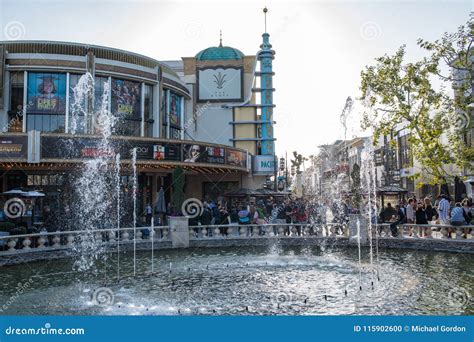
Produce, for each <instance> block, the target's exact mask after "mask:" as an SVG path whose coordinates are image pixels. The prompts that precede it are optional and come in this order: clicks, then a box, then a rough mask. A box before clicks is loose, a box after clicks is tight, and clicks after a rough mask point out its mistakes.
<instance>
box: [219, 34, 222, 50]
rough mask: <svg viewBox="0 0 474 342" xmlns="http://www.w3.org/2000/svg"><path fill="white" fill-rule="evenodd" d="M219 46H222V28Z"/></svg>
mask: <svg viewBox="0 0 474 342" xmlns="http://www.w3.org/2000/svg"><path fill="white" fill-rule="evenodd" d="M219 47H222V30H220V39H219Z"/></svg>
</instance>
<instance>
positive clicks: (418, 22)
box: [0, 0, 474, 154]
mask: <svg viewBox="0 0 474 342" xmlns="http://www.w3.org/2000/svg"><path fill="white" fill-rule="evenodd" d="M265 5H266V6H268V8H269V13H268V32H269V33H270V40H271V42H272V44H273V47H274V49H275V50H276V56H275V58H276V59H275V62H274V69H275V72H276V76H275V79H274V86H275V88H276V89H277V90H276V92H275V96H274V100H275V103H276V105H277V107H276V108H275V119H276V121H277V122H279V124H277V126H276V128H275V134H276V137H277V139H278V140H277V152H278V153H279V154H282V153H284V151H285V150H287V151H288V152H291V151H293V150H298V151H299V152H302V153H304V154H311V153H315V152H316V150H317V146H318V145H320V144H323V143H330V142H332V141H334V140H335V139H338V138H342V137H343V130H342V128H341V127H340V124H339V115H340V113H341V111H342V108H343V106H344V103H345V100H346V98H347V96H352V97H353V98H356V97H357V96H359V92H358V87H359V82H360V79H359V75H360V71H361V70H362V69H363V67H364V66H365V65H369V64H372V63H373V60H374V58H375V57H377V56H380V55H383V54H385V53H393V52H394V51H395V50H396V49H397V48H398V47H399V46H400V45H402V44H406V45H407V51H408V58H409V59H410V60H416V59H418V58H421V57H423V52H422V51H421V50H420V49H418V47H417V46H416V40H417V38H420V37H423V38H425V39H428V40H434V39H436V38H438V37H440V36H441V35H442V33H443V32H445V31H454V30H456V28H457V27H458V26H459V25H461V24H463V23H465V22H466V21H467V19H468V17H469V13H470V12H471V11H473V10H474V8H473V2H472V1H442V2H441V1H403V2H394V1H344V2H342V1H291V2H290V1H258V0H257V1H249V0H244V1H238V2H236V1H200V2H197V1H112V0H109V1H100V0H98V1H74V0H73V1H58V0H56V1H43V0H39V1H22V0H0V28H1V31H0V39H1V40H4V39H6V38H8V37H6V36H5V34H11V33H8V32H7V29H8V28H9V27H10V28H11V25H12V24H11V23H12V22H13V23H20V26H19V30H18V31H16V33H15V34H18V37H19V38H21V39H29V40H30V39H31V40H35V39H40V40H62V41H73V42H82V43H89V44H98V45H105V46H110V47H115V48H120V49H125V50H130V51H133V52H137V53H141V54H144V55H147V56H150V57H153V58H156V59H158V60H172V59H179V58H180V57H185V56H193V55H195V54H196V53H197V52H199V51H200V50H202V49H204V48H206V47H208V46H213V45H217V44H218V42H219V30H221V29H222V31H223V42H224V45H229V46H233V47H235V48H238V49H239V50H241V51H243V52H244V53H245V54H255V53H256V52H257V51H258V49H259V45H260V43H261V33H262V32H263V15H262V8H263V7H264V6H265ZM9 25H10V26H9ZM359 111H360V108H359V107H358V106H355V108H354V111H353V113H352V116H351V119H350V122H351V124H350V127H349V131H348V136H349V137H350V136H352V135H357V134H363V133H362V132H360V129H359V128H358V120H359Z"/></svg>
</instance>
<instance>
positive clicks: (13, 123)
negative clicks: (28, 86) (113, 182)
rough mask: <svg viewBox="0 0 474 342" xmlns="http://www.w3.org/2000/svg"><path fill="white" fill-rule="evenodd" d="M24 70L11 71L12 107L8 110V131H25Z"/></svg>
mask: <svg viewBox="0 0 474 342" xmlns="http://www.w3.org/2000/svg"><path fill="white" fill-rule="evenodd" d="M23 80H24V76H23V72H11V73H10V108H9V110H8V131H9V132H22V131H23V88H24V82H23Z"/></svg>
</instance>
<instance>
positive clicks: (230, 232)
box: [227, 226, 234, 237]
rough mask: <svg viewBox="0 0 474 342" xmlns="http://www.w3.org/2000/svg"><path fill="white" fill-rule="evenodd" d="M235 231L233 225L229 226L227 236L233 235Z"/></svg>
mask: <svg viewBox="0 0 474 342" xmlns="http://www.w3.org/2000/svg"><path fill="white" fill-rule="evenodd" d="M233 233H234V228H233V227H232V226H229V228H227V237H229V236H232V234H233Z"/></svg>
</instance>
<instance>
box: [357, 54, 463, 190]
mask: <svg viewBox="0 0 474 342" xmlns="http://www.w3.org/2000/svg"><path fill="white" fill-rule="evenodd" d="M404 57H405V47H404V46H402V47H400V48H399V49H398V51H397V52H396V53H395V54H394V55H392V56H390V55H384V56H382V57H379V58H376V62H377V63H376V65H374V66H368V67H366V68H365V70H363V71H362V72H361V87H360V89H361V92H362V95H361V100H362V101H363V103H364V105H365V108H366V110H365V111H364V113H363V119H362V127H363V128H365V129H367V128H372V129H373V132H374V141H377V140H378V139H379V137H380V136H384V135H390V134H391V133H393V132H394V131H396V130H397V129H400V127H403V128H405V129H408V131H409V132H410V135H409V138H408V141H409V144H410V149H411V154H412V157H414V158H415V159H416V160H417V161H418V162H419V163H420V165H421V168H422V171H424V173H427V174H429V175H431V181H432V182H433V183H439V182H441V181H442V179H443V177H445V176H446V171H445V169H444V166H445V165H447V164H453V163H457V162H458V161H459V160H458V159H459V158H458V156H457V155H456V153H453V151H452V150H451V148H450V145H448V144H445V143H444V142H443V134H444V132H446V131H447V130H449V128H450V127H449V125H450V121H449V118H450V116H451V114H452V112H453V111H454V103H453V101H452V99H451V98H450V97H449V96H448V95H447V94H446V93H445V92H444V91H443V90H439V91H438V90H435V89H434V88H433V86H432V84H431V79H432V77H433V66H432V64H431V63H429V61H428V60H427V59H426V58H425V59H423V60H421V61H418V62H415V63H405V62H404Z"/></svg>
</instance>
